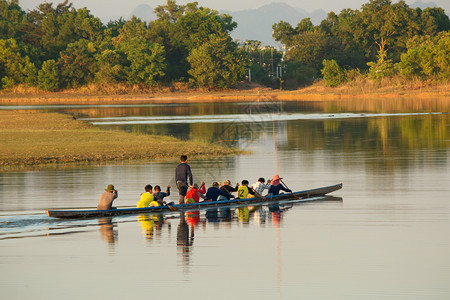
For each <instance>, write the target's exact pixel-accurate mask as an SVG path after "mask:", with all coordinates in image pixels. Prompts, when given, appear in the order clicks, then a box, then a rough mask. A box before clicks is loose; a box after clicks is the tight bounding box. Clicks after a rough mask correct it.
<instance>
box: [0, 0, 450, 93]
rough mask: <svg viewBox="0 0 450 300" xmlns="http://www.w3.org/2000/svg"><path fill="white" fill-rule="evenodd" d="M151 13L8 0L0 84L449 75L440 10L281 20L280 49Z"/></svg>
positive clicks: (194, 17) (162, 11)
mask: <svg viewBox="0 0 450 300" xmlns="http://www.w3.org/2000/svg"><path fill="white" fill-rule="evenodd" d="M155 13H156V16H157V19H156V20H154V21H151V22H148V23H147V22H145V21H143V20H140V19H138V18H136V17H132V18H131V19H130V20H128V21H125V20H123V19H119V20H114V21H110V22H108V23H107V24H103V23H102V22H101V21H100V19H99V18H97V17H95V16H93V15H92V14H91V13H90V11H89V10H88V9H87V8H81V9H75V8H73V7H72V4H71V3H69V2H68V0H66V1H64V2H62V3H59V4H57V5H56V6H55V7H54V6H53V4H52V3H47V2H46V3H42V4H40V5H39V6H38V7H37V8H36V9H34V10H31V11H28V12H25V11H24V10H23V9H22V8H21V7H20V5H19V1H18V0H0V87H1V88H2V89H9V88H12V87H15V86H17V85H22V84H25V85H28V86H37V87H39V88H40V89H43V90H47V91H56V90H61V89H67V88H79V87H82V86H86V85H89V84H96V85H101V86H102V85H105V86H110V85H117V84H124V85H127V86H137V87H143V88H144V87H145V88H151V87H155V86H158V85H166V84H173V83H178V82H181V83H189V85H190V86H193V87H206V88H212V89H217V88H218V89H224V88H230V87H234V86H236V85H237V83H238V82H240V81H242V80H245V79H251V80H252V81H256V82H259V83H261V84H265V85H267V86H271V87H279V86H280V84H283V86H284V87H287V88H295V87H298V86H300V85H306V84H309V83H311V82H312V81H314V80H315V79H317V78H319V77H323V78H324V79H325V82H326V83H327V84H328V85H331V86H337V85H339V84H342V83H344V82H346V81H348V80H354V79H355V78H357V77H364V78H370V79H375V80H379V79H381V78H383V77H389V76H402V77H404V78H411V77H415V78H420V79H430V78H431V79H433V80H442V79H443V80H448V78H449V76H450V67H449V66H450V52H449V51H450V50H449V49H450V33H449V30H450V20H449V18H448V16H447V15H446V14H445V12H444V10H443V9H441V8H427V9H424V10H421V9H419V8H417V9H412V8H410V7H409V6H408V5H407V4H406V3H405V2H404V1H399V2H397V3H394V4H393V3H392V2H391V1H389V0H372V1H370V2H368V3H366V4H364V5H363V6H362V7H361V9H360V10H352V9H344V10H342V11H341V12H340V13H339V14H338V15H337V14H335V13H334V12H330V13H329V14H328V17H327V18H326V19H325V20H323V21H322V22H321V23H320V24H319V25H313V24H312V23H311V21H310V19H308V18H307V19H303V20H301V21H300V22H299V23H298V24H297V26H296V27H293V26H292V25H291V24H289V23H287V22H284V21H281V22H279V23H276V24H274V25H273V36H274V38H275V40H276V41H277V42H279V43H280V44H281V45H282V50H280V49H275V48H274V47H262V46H261V43H260V42H259V41H245V42H243V43H239V42H237V41H233V39H232V38H231V36H230V33H231V32H232V31H233V29H235V28H236V26H237V24H236V22H234V21H233V20H232V18H231V16H229V15H226V14H219V13H218V12H217V11H215V10H211V9H209V8H204V7H199V6H198V3H196V2H193V3H189V4H186V5H177V4H176V2H175V1H172V0H168V1H167V3H166V4H165V5H160V6H158V7H157V8H156V9H155ZM249 75H250V78H249Z"/></svg>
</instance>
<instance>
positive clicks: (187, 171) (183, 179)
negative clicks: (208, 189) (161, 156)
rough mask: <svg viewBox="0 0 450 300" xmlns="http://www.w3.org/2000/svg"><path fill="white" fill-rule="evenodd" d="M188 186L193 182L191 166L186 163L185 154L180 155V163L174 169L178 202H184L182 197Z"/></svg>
mask: <svg viewBox="0 0 450 300" xmlns="http://www.w3.org/2000/svg"><path fill="white" fill-rule="evenodd" d="M188 179H189V186H190V185H193V184H194V180H193V178H192V172H191V167H190V166H189V165H188V164H187V156H186V155H181V157H180V164H179V165H178V166H177V167H176V169H175V182H176V183H177V188H178V193H179V195H180V200H179V202H178V203H179V204H184V197H185V196H186V193H187V191H188Z"/></svg>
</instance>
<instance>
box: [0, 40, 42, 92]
mask: <svg viewBox="0 0 450 300" xmlns="http://www.w3.org/2000/svg"><path fill="white" fill-rule="evenodd" d="M35 76H36V68H35V66H34V64H33V63H31V62H30V59H29V57H28V56H23V55H22V53H21V51H20V48H19V45H18V44H17V42H16V40H14V39H8V40H0V81H1V82H0V88H10V87H12V86H14V85H15V84H19V83H33V82H35Z"/></svg>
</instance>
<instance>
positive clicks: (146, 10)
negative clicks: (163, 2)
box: [126, 4, 156, 23]
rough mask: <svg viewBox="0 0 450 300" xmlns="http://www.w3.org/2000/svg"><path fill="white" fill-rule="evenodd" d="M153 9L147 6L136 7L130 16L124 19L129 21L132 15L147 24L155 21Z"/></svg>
mask: <svg viewBox="0 0 450 300" xmlns="http://www.w3.org/2000/svg"><path fill="white" fill-rule="evenodd" d="M153 10H154V8H153V7H151V6H150V5H147V4H141V5H138V6H136V8H135V9H134V10H133V11H132V12H131V14H130V15H129V16H128V17H126V19H127V20H128V19H130V18H131V17H132V16H133V15H134V16H136V17H138V18H140V19H141V20H142V21H145V22H147V23H148V22H149V21H153V20H156V15H155V14H154V13H153Z"/></svg>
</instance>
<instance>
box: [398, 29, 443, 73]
mask: <svg viewBox="0 0 450 300" xmlns="http://www.w3.org/2000/svg"><path fill="white" fill-rule="evenodd" d="M398 66H399V68H400V72H401V74H402V75H405V76H418V77H420V78H427V77H430V76H438V77H441V78H450V33H449V32H441V33H440V34H438V35H437V36H435V37H430V36H425V37H419V36H416V37H414V38H412V39H411V40H410V42H409V49H408V51H407V52H406V53H403V54H402V56H401V62H400V63H399V64H398Z"/></svg>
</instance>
